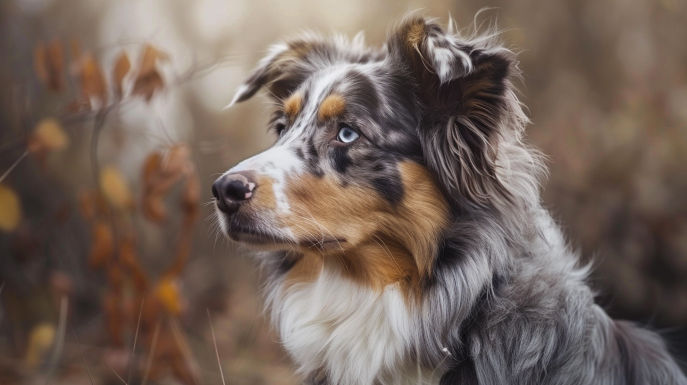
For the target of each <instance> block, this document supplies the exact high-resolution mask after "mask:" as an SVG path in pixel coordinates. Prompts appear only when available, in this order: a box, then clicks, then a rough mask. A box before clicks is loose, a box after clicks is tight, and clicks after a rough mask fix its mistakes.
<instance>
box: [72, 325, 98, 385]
mask: <svg viewBox="0 0 687 385" xmlns="http://www.w3.org/2000/svg"><path fill="white" fill-rule="evenodd" d="M72 334H74V339H75V340H76V347H77V348H79V354H81V360H82V361H83V366H84V367H85V368H86V373H87V374H88V380H89V381H91V385H93V378H92V377H91V371H90V370H88V365H86V357H84V356H83V350H81V344H79V339H78V338H76V332H75V331H74V328H72Z"/></svg>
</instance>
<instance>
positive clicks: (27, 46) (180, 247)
mask: <svg viewBox="0 0 687 385" xmlns="http://www.w3.org/2000/svg"><path fill="white" fill-rule="evenodd" d="M484 7H494V9H491V10H488V11H485V12H483V13H482V14H480V16H479V17H478V18H477V23H478V24H479V23H481V22H486V23H487V24H488V23H489V22H490V21H492V22H493V21H495V20H498V25H499V27H500V28H501V29H503V30H504V32H503V38H504V40H505V41H506V42H507V43H508V44H510V45H512V46H513V47H515V48H516V49H519V50H522V52H521V54H520V60H521V68H522V70H523V71H524V78H523V82H522V84H520V85H519V87H520V90H521V98H522V101H523V102H524V103H525V104H526V105H527V106H528V107H529V109H528V114H529V116H530V117H531V119H532V121H533V123H532V124H531V126H530V127H529V140H530V142H532V143H533V144H534V145H536V146H538V147H540V148H541V149H542V150H543V151H544V152H545V153H546V154H547V155H548V156H549V166H550V177H549V179H548V181H547V182H546V183H545V185H544V190H543V194H544V201H545V204H546V206H547V207H549V208H550V210H551V211H552V213H553V214H554V216H555V218H556V219H557V220H559V221H560V223H561V225H562V226H563V228H564V231H565V233H566V234H567V236H568V239H569V241H570V244H571V245H572V246H573V247H574V248H576V249H578V250H579V251H580V252H581V254H582V255H583V256H584V260H585V261H593V266H594V273H593V277H592V283H593V285H594V287H595V288H596V290H597V291H598V293H599V302H600V303H601V304H603V306H605V307H606V308H607V309H608V311H609V312H610V313H611V314H612V315H613V316H615V317H619V318H625V319H632V320H636V321H639V322H642V323H644V324H646V325H650V326H651V327H652V328H655V329H657V330H659V331H661V333H662V334H663V335H664V336H665V338H666V339H667V341H668V342H669V344H670V345H671V348H672V349H673V350H674V351H675V353H676V354H677V355H678V356H679V357H681V359H682V360H683V362H687V361H686V360H685V358H686V357H687V280H686V279H685V278H686V277H687V215H686V214H687V199H686V198H685V197H687V168H686V167H685V165H687V44H685V40H686V38H687V24H686V23H685V20H687V2H686V1H685V0H631V1H628V0H557V1H551V0H520V1H504V0H491V1H477V0H463V1H453V0H451V1H449V0H427V1H420V0H413V1H393V0H377V1H374V0H373V1H370V0H365V1H363V0H349V1H334V0H320V1H315V0H291V1H288V2H277V1H269V0H251V1H248V0H196V1H181V0H177V1H168V0H166V1H163V0H116V1H113V0H109V1H106V0H62V1H56V0H0V36H2V39H0V285H2V286H1V287H0V298H1V301H0V383H1V384H34V383H36V384H44V383H53V384H89V383H90V381H91V380H90V379H89V378H92V381H93V383H97V384H106V383H108V384H109V383H111V384H117V383H123V382H124V383H129V384H141V383H170V384H172V383H182V384H220V383H222V381H223V380H224V381H226V383H227V384H296V383H298V381H299V378H298V376H297V375H295V374H293V368H292V365H291V364H290V362H289V359H288V356H287V355H286V354H285V353H284V352H283V350H282V349H281V348H280V347H279V344H278V342H277V337H276V336H275V335H274V333H273V332H272V330H271V329H270V327H269V325H267V323H266V320H265V319H264V318H263V317H262V315H261V304H260V296H259V282H260V277H259V272H258V271H257V270H256V269H255V265H254V264H253V263H252V262H251V260H250V259H249V258H248V257H247V256H246V255H245V254H244V253H242V252H241V251H239V250H237V249H236V248H234V247H233V246H232V245H230V244H229V243H228V242H227V241H225V240H224V239H223V238H222V237H218V236H217V234H216V229H215V227H214V225H215V224H214V223H213V222H212V220H206V218H208V216H209V215H210V214H211V212H212V207H211V206H207V205H204V203H206V202H209V201H210V199H211V194H210V186H211V183H212V181H213V180H214V179H215V178H216V176H217V174H218V173H221V172H223V171H225V170H226V169H228V168H229V167H230V166H231V165H233V164H235V163H237V162H238V161H240V160H242V159H244V158H246V157H248V156H250V155H252V154H255V153H257V152H259V151H260V150H263V149H265V148H267V147H268V146H270V145H271V143H272V141H273V137H272V136H271V135H270V134H268V133H267V130H266V123H267V120H268V117H269V104H268V103H267V98H266V97H265V96H264V95H261V96H259V97H256V98H254V99H252V100H250V101H248V102H246V103H242V104H240V105H237V106H235V107H233V108H231V109H229V110H224V109H223V107H224V106H226V105H227V104H228V103H229V101H230V100H231V97H232V96H233V91H234V90H235V89H236V87H237V86H238V85H239V84H240V82H241V81H242V80H243V78H244V77H245V76H246V75H247V74H248V72H249V71H250V70H251V68H252V67H253V66H254V65H255V63H256V61H257V60H259V59H260V58H261V57H262V55H264V54H265V53H266V49H267V47H268V45H269V44H271V43H273V42H275V41H276V40H278V39H280V38H283V37H284V36H288V35H291V34H295V33H298V32H299V31H302V30H304V29H308V30H316V31H320V32H324V33H333V32H340V33H343V34H346V35H349V36H353V35H354V34H355V33H357V32H358V31H361V30H363V31H365V34H366V37H367V41H368V43H369V44H371V45H375V46H380V45H381V44H382V43H383V42H384V39H385V35H386V31H387V27H388V25H389V23H390V22H392V21H393V20H395V19H397V18H398V17H400V16H401V15H403V14H404V13H405V12H407V11H409V10H413V9H418V8H423V9H425V10H426V13H427V15H431V16H435V17H438V18H440V19H441V20H442V22H443V23H446V22H447V18H448V15H449V14H451V15H452V16H453V17H454V18H455V19H456V21H457V22H458V24H459V25H460V26H461V27H469V26H470V25H471V24H472V23H473V17H474V15H475V14H476V13H477V12H478V11H479V10H480V9H482V8H484ZM77 341H78V342H77ZM213 342H214V343H216V348H215V344H214V343H213ZM217 356H219V359H220V362H221V369H222V371H221V372H220V368H219V367H218V362H217ZM84 364H85V365H84ZM86 367H87V368H88V371H87V370H86ZM117 376H119V377H121V378H118V377H117Z"/></svg>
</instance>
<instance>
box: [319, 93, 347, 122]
mask: <svg viewBox="0 0 687 385" xmlns="http://www.w3.org/2000/svg"><path fill="white" fill-rule="evenodd" d="M344 107H346V101H345V100H344V98H343V97H342V96H341V95H337V94H332V95H329V96H327V97H326V98H325V99H324V100H323V101H322V103H321V104H320V111H319V113H318V115H317V118H318V119H319V120H321V121H322V120H326V119H329V118H333V117H335V116H338V115H341V114H342V113H343V111H344Z"/></svg>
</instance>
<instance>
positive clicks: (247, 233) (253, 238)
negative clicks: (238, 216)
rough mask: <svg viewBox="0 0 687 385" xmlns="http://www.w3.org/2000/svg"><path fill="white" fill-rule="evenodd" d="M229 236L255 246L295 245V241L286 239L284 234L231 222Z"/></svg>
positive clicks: (236, 240)
mask: <svg viewBox="0 0 687 385" xmlns="http://www.w3.org/2000/svg"><path fill="white" fill-rule="evenodd" d="M227 236H228V237H229V238H231V239H232V240H233V241H235V242H239V243H245V244H248V245H254V246H260V245H264V246H268V245H269V246H271V245H293V244H294V241H293V240H289V239H286V238H285V237H284V236H282V235H278V234H273V233H268V232H265V231H259V230H256V229H252V228H249V227H244V226H240V225H236V224H230V225H229V228H228V229H227Z"/></svg>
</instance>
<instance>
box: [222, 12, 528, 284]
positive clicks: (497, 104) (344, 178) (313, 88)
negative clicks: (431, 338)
mask: <svg viewBox="0 0 687 385" xmlns="http://www.w3.org/2000/svg"><path fill="white" fill-rule="evenodd" d="M514 72H515V62H514V59H513V55H512V53H511V52H510V51H508V50H507V49H504V48H502V47H500V46H498V45H495V44H494V43H493V39H491V38H480V39H464V38H461V37H459V36H456V35H454V34H453V33H452V31H451V27H450V26H449V31H448V32H446V31H444V30H443V29H442V28H441V27H439V26H438V25H437V24H436V23H435V22H434V21H432V20H429V19H425V18H423V17H420V16H417V15H412V16H409V17H407V18H405V19H404V20H403V21H402V22H401V23H399V25H398V26H397V27H396V28H395V30H394V31H393V32H392V33H391V34H390V37H389V38H388V41H387V43H386V45H385V47H384V48H383V49H381V50H371V49H367V48H365V46H364V43H363V41H362V38H355V39H354V40H353V41H352V42H347V41H346V40H345V39H341V38H333V39H325V38H322V37H319V36H313V35H308V36H305V37H302V38H299V39H295V40H292V41H289V42H287V43H284V44H279V45H276V46H274V47H273V48H272V50H271V51H270V53H269V54H268V55H267V56H266V57H265V58H264V59H263V60H262V61H261V62H260V63H259V64H258V67H257V69H256V70H255V71H254V72H253V74H252V75H251V76H250V77H249V78H248V79H247V80H246V82H245V83H244V84H243V85H242V86H241V87H240V88H239V90H238V91H237V94H236V96H235V97H234V100H233V101H232V104H233V103H236V102H241V101H244V100H246V99H248V98H250V97H251V96H253V95H254V94H255V93H256V92H257V91H258V90H259V89H261V88H262V87H265V88H266V89H267V90H268V91H269V94H270V95H271V97H272V98H273V100H274V103H275V112H274V115H273V118H272V120H271V123H270V124H271V127H272V128H273V130H274V132H275V135H276V136H277V141H276V143H275V145H274V146H273V147H272V148H270V149H268V150H267V151H265V152H263V153H261V154H259V155H256V156H254V157H252V158H250V159H247V160H245V161H243V162H241V163H240V164H238V165H237V166H235V167H234V168H232V169H230V170H229V171H227V172H226V173H225V174H224V175H223V176H221V177H220V178H219V179H217V181H216V182H215V183H214V185H213V194H214V196H215V198H216V203H217V206H216V207H217V215H218V217H219V223H220V226H221V228H222V230H223V231H224V232H225V233H226V234H227V235H228V236H229V237H230V238H232V239H233V240H235V241H237V242H240V243H244V244H248V245H252V246H254V247H256V248H259V249H264V250H289V251H293V252H294V253H293V255H298V256H301V257H302V256H304V255H305V256H307V255H318V256H319V258H328V257H329V256H331V258H332V259H336V260H338V261H340V262H341V263H343V264H344V265H345V269H344V270H345V271H346V272H347V273H348V274H350V275H351V276H353V277H355V278H357V279H360V280H363V281H366V282H368V283H370V284H372V285H377V284H379V285H384V284H387V283H390V282H398V281H402V282H408V283H417V282H420V281H421V280H422V279H424V278H426V277H428V276H430V275H431V272H432V268H433V265H434V260H435V257H436V254H437V248H438V247H439V246H438V245H439V244H440V239H441V237H442V232H443V231H444V230H445V229H446V228H447V227H448V226H449V225H450V222H451V220H452V217H453V216H454V215H456V213H460V212H461V211H462V210H463V209H464V208H466V207H480V206H489V205H492V204H493V202H494V201H495V200H499V201H504V200H508V199H509V196H508V195H509V194H508V193H507V189H506V188H504V187H503V186H504V185H503V183H502V181H501V180H500V178H499V176H498V167H497V153H498V146H499V142H500V140H502V139H501V138H502V137H503V132H502V131H503V130H504V129H503V128H502V127H506V126H507V125H508V124H507V122H508V121H509V120H510V119H513V117H512V116H509V113H510V107H509V104H510V105H512V104H513V102H512V100H517V99H515V98H514V96H512V90H511V85H510V81H509V77H510V76H511V75H513V73H514ZM299 258H300V257H299ZM314 263H318V262H314ZM304 270H305V269H304Z"/></svg>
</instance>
